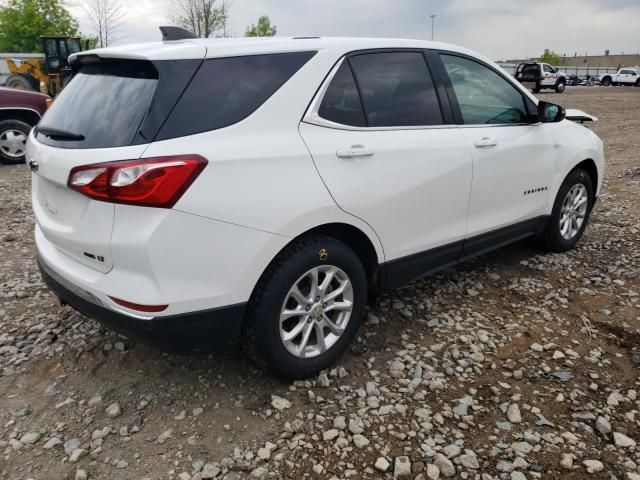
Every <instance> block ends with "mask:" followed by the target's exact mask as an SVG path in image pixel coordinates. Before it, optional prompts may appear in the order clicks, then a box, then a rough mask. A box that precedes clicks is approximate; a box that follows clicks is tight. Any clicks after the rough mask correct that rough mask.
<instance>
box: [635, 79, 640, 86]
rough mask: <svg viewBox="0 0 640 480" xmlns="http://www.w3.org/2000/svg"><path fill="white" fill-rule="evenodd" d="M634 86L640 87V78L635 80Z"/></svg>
mask: <svg viewBox="0 0 640 480" xmlns="http://www.w3.org/2000/svg"><path fill="white" fill-rule="evenodd" d="M634 85H635V86H636V87H640V78H639V79H638V80H636V83H634Z"/></svg>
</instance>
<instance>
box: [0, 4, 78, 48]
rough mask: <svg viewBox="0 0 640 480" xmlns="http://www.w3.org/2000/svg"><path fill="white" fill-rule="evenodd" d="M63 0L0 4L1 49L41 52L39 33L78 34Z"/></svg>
mask: <svg viewBox="0 0 640 480" xmlns="http://www.w3.org/2000/svg"><path fill="white" fill-rule="evenodd" d="M77 34H78V22H77V21H76V19H75V18H73V16H71V14H70V13H69V11H68V10H67V9H66V8H65V7H64V5H63V4H62V1H61V0H8V1H7V2H5V3H4V5H3V6H0V52H25V53H32V52H41V51H42V44H41V42H40V38H39V37H40V35H77Z"/></svg>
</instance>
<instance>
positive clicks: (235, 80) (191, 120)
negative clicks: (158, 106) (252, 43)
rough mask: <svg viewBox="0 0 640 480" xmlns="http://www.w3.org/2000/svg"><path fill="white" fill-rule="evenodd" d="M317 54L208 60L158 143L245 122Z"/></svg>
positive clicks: (175, 110) (159, 136)
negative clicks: (244, 120)
mask: <svg viewBox="0 0 640 480" xmlns="http://www.w3.org/2000/svg"><path fill="white" fill-rule="evenodd" d="M315 53H316V52H293V53H279V54H266V55H249V56H242V57H228V58H213V59H209V60H205V62H204V63H203V65H202V66H201V67H200V69H199V70H198V72H197V73H196V75H195V77H194V78H193V80H192V81H191V83H190V84H189V87H188V88H187V90H186V91H185V93H184V94H183V95H182V98H181V99H180V100H179V101H178V104H177V105H176V107H175V109H174V110H173V111H172V112H171V115H170V116H169V118H168V120H167V122H166V123H165V125H164V126H163V127H162V129H161V130H160V133H159V134H158V137H157V138H156V140H166V139H169V138H175V137H182V136H185V135H193V134H196V133H202V132H207V131H210V130H216V129H218V128H223V127H227V126H229V125H233V124H234V123H237V122H239V121H241V120H243V119H245V118H246V117H248V116H249V115H250V114H251V113H253V112H254V111H255V110H256V109H257V108H259V107H260V105H262V104H263V103H264V102H265V101H266V100H267V99H268V98H269V97H271V95H273V94H274V93H275V92H276V91H277V90H278V89H279V88H280V87H281V86H282V85H283V84H284V83H285V82H286V81H287V80H289V78H291V76H292V75H293V74H294V73H296V72H297V71H298V70H299V69H300V68H301V67H302V66H303V65H304V64H305V63H307V61H309V59H310V58H311V57H313V55H315Z"/></svg>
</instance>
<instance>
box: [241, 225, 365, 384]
mask: <svg viewBox="0 0 640 480" xmlns="http://www.w3.org/2000/svg"><path fill="white" fill-rule="evenodd" d="M366 300H367V276H366V273H365V270H364V267H363V266H362V263H361V261H360V259H359V258H358V256H357V255H356V253H355V252H354V251H353V250H352V249H351V248H350V247H349V246H347V245H345V244H344V243H342V242H340V241H338V240H336V239H334V238H331V237H326V236H322V235H311V236H308V237H303V238H301V239H299V240H296V241H295V242H294V243H292V244H291V245H289V246H288V247H286V248H285V250H283V251H282V252H281V253H280V254H278V256H277V257H276V258H275V259H274V260H273V262H272V263H271V264H270V265H269V267H268V268H267V270H266V271H265V273H264V274H263V275H262V277H261V278H260V280H259V282H258V285H257V286H256V288H255V290H254V292H253V294H252V296H251V299H250V301H249V305H248V308H247V317H246V319H245V325H244V334H243V346H244V350H245V352H246V353H247V354H248V356H249V357H250V358H251V359H252V360H253V361H254V362H255V363H256V364H257V365H258V366H259V367H261V368H265V369H267V370H269V371H271V372H273V373H275V374H276V375H278V376H280V377H285V378H288V379H299V378H308V377H310V376H313V375H316V374H317V373H319V372H320V371H321V370H323V369H325V368H328V367H330V366H331V365H332V364H333V363H334V362H335V361H336V359H337V358H338V357H339V356H340V355H341V354H342V352H343V351H344V350H345V349H346V348H347V347H348V346H349V344H350V343H351V342H352V340H353V339H354V337H355V335H356V333H357V331H358V327H359V326H360V324H361V323H362V319H363V317H364V314H365V307H366Z"/></svg>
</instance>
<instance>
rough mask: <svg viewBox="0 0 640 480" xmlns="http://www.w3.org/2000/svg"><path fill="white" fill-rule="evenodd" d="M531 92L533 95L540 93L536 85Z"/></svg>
mask: <svg viewBox="0 0 640 480" xmlns="http://www.w3.org/2000/svg"><path fill="white" fill-rule="evenodd" d="M531 91H532V92H533V93H540V87H539V86H537V85H536V86H535V87H533V88H532V89H531Z"/></svg>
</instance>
